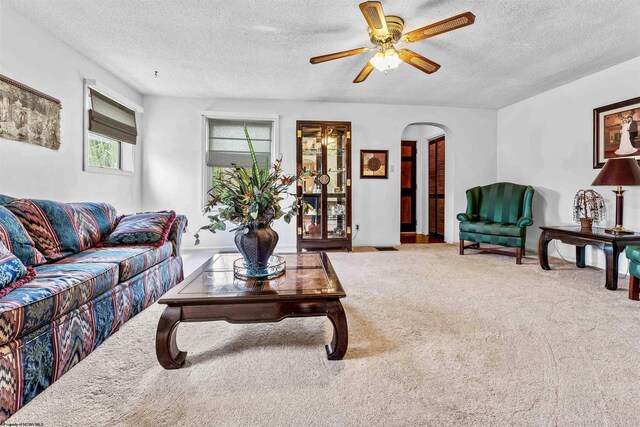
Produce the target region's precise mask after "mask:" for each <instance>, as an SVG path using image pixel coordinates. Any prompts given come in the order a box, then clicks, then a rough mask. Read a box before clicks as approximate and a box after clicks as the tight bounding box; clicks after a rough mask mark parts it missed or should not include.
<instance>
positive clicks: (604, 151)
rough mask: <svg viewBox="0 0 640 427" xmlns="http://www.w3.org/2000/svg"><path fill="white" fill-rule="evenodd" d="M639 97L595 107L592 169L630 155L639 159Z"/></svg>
mask: <svg viewBox="0 0 640 427" xmlns="http://www.w3.org/2000/svg"><path fill="white" fill-rule="evenodd" d="M639 120H640V97H638V98H631V99H628V100H626V101H622V102H617V103H615V104H611V105H605V106H603V107H599V108H595V109H594V110H593V168H594V169H599V168H601V167H602V166H604V163H605V162H606V161H607V160H608V159H613V158H618V157H631V158H634V159H638V160H640V136H639V135H638V121H639Z"/></svg>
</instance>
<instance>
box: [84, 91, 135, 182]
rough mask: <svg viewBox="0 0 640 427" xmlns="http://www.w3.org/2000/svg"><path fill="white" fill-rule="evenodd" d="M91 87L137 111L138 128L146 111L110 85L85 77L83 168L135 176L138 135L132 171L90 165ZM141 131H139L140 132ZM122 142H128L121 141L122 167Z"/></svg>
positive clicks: (104, 172)
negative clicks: (89, 100)
mask: <svg viewBox="0 0 640 427" xmlns="http://www.w3.org/2000/svg"><path fill="white" fill-rule="evenodd" d="M89 89H94V90H95V91H96V92H100V93H101V94H103V95H104V96H107V97H109V98H111V99H113V100H114V101H116V102H117V103H119V104H122V105H124V106H125V107H127V108H129V109H131V110H133V111H135V113H136V123H137V127H138V129H140V126H139V123H140V122H141V121H140V118H141V117H140V115H141V114H142V113H143V112H144V109H143V108H142V107H141V106H140V105H138V104H136V103H135V102H133V101H131V100H129V99H128V98H126V97H124V96H122V95H120V94H119V93H118V92H116V91H114V90H112V89H110V88H109V87H108V86H105V85H104V84H102V83H99V82H98V81H96V80H92V79H84V90H83V93H82V95H83V98H82V101H83V103H82V105H83V108H84V117H83V126H84V131H83V134H82V135H83V137H82V139H83V141H82V149H83V150H82V151H83V153H82V170H83V171H85V172H92V173H103V174H109V175H124V176H133V175H134V174H135V168H136V147H137V146H138V144H139V143H140V138H139V135H138V138H137V141H136V142H137V143H136V145H133V154H132V159H131V169H132V170H131V171H125V170H122V169H113V168H100V167H96V166H91V165H89V107H88V103H87V99H88V98H89ZM138 133H139V132H138ZM122 144H126V143H125V142H121V141H120V167H122Z"/></svg>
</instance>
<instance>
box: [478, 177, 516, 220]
mask: <svg viewBox="0 0 640 427" xmlns="http://www.w3.org/2000/svg"><path fill="white" fill-rule="evenodd" d="M479 188H480V192H479V198H480V200H479V210H478V215H479V217H480V219H481V220H482V221H493V222H506V223H512V224H515V223H516V222H517V221H518V219H519V218H520V217H521V216H522V209H523V201H524V193H525V192H526V190H527V186H526V185H519V184H513V183H511V182H498V183H496V184H491V185H485V186H482V187H479Z"/></svg>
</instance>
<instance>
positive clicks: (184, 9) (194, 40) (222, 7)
mask: <svg viewBox="0 0 640 427" xmlns="http://www.w3.org/2000/svg"><path fill="white" fill-rule="evenodd" d="M0 1H4V2H5V3H7V4H9V5H10V6H11V7H12V8H14V9H15V10H16V11H18V12H19V13H21V14H22V15H24V16H26V17H28V18H29V19H30V20H32V21H34V22H36V23H37V24H38V25H40V26H42V27H43V28H45V29H46V30H48V31H50V32H51V33H53V34H54V35H56V36H57V37H59V38H60V39H62V40H63V41H65V42H66V43H68V44H69V45H71V46H73V47H74V48H76V49H77V50H79V51H80V52H82V53H84V54H86V55H87V56H89V57H91V58H93V59H94V60H96V61H97V62H99V63H100V64H102V65H104V66H105V67H107V68H108V69H110V70H111V71H113V72H114V73H115V74H117V75H119V76H120V77H121V78H123V79H124V80H125V81H127V82H129V84H131V85H132V86H134V87H135V88H137V89H138V90H140V91H141V92H143V93H145V94H158V95H170V96H187V97H224V98H252V99H256V98H261V99H262V98H264V99H295V100H308V101H339V102H376V103H389V104H418V105H445V106H455V107H480V108H500V107H503V106H506V105H509V104H511V103H513V102H516V101H519V100H521V99H524V98H527V97H529V96H532V95H535V94H537V93H540V92H543V91H545V90H548V89H551V88H553V87H556V86H559V85H561V84H563V83H566V82H569V81H572V80H575V79H577V78H580V77H582V76H586V75H588V74H591V73H594V72H596V71H599V70H602V69H604V68H607V67H609V66H612V65H615V64H617V63H620V62H623V61H625V60H628V59H631V58H634V57H637V56H640V7H638V3H637V0H615V1H613V0H609V1H606V0H564V1H558V0H485V1H464V0H447V1H443V0H402V1H399V0H386V1H383V2H382V4H383V7H384V11H385V13H386V14H387V15H398V16H400V17H402V18H404V20H405V30H406V31H409V30H412V29H414V28H417V27H421V26H423V25H426V24H428V23H431V22H434V21H438V20H441V19H444V18H447V17H449V16H451V15H455V14H458V13H461V12H464V11H467V10H469V11H471V12H473V13H474V14H475V15H476V22H475V24H474V25H472V26H469V27H465V28H462V29H459V30H457V31H453V32H449V33H446V34H442V35H440V36H437V37H435V38H432V39H427V40H424V41H421V42H417V43H413V44H411V45H409V46H408V47H410V48H411V49H414V50H415V51H416V52H418V53H420V54H422V55H424V56H426V57H428V58H430V59H432V60H434V61H435V62H437V63H439V64H441V65H442V68H441V69H440V70H439V71H438V72H437V73H435V74H432V75H426V74H423V73H421V72H419V71H418V70H416V69H414V68H412V67H410V66H408V65H407V64H401V65H400V67H399V68H398V69H397V70H396V71H394V72H392V73H390V74H388V75H386V76H385V75H384V74H382V73H380V72H378V71H374V72H373V73H372V74H371V76H369V78H368V79H367V81H365V82H364V83H361V84H353V83H351V81H352V80H353V79H354V77H355V76H356V75H357V74H358V72H359V71H360V69H361V68H362V67H363V65H364V63H365V61H367V60H368V59H369V58H370V57H371V56H372V55H373V54H372V53H366V54H363V55H360V56H354V57H350V58H344V59H339V60H336V61H332V62H328V63H323V64H318V65H311V64H309V58H310V57H311V56H316V55H321V54H325V53H331V52H336V51H341V50H347V49H353V48H357V47H363V46H369V43H368V37H367V30H366V29H367V27H366V23H365V21H364V18H363V17H362V15H361V14H360V10H359V9H358V3H359V1H344V0H321V1H316V2H310V1H306V0H278V1H274V0H270V1H265V0H251V1H244V0H227V1H221V0H200V1H197V0H154V1H146V0H145V1H131V0H56V1H49V0H0ZM155 70H158V73H159V77H158V78H157V79H156V78H154V71H155Z"/></svg>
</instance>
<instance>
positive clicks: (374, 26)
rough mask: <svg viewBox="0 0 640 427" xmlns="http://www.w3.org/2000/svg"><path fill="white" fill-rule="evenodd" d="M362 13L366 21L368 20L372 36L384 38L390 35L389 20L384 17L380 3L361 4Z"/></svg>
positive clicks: (368, 2) (367, 2)
mask: <svg viewBox="0 0 640 427" xmlns="http://www.w3.org/2000/svg"><path fill="white" fill-rule="evenodd" d="M360 11H361V12H362V14H363V15H364V19H366V20H367V24H369V28H371V34H373V35H374V36H376V37H384V36H386V35H387V34H389V29H388V28H387V20H386V19H385V17H384V12H383V11H382V4H380V2H379V1H366V2H364V3H360Z"/></svg>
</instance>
